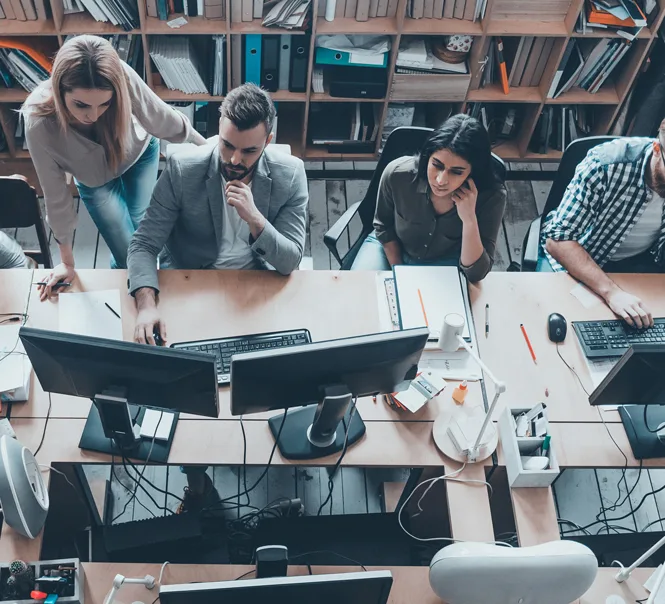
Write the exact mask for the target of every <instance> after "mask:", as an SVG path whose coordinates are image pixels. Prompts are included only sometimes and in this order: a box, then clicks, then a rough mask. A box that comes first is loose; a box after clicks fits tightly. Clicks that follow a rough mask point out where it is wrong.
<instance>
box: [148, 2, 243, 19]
mask: <svg viewBox="0 0 665 604" xmlns="http://www.w3.org/2000/svg"><path fill="white" fill-rule="evenodd" d="M250 1H251V0H250ZM146 12H147V13H148V17H155V18H158V19H161V20H162V21H167V20H168V19H169V17H170V16H172V15H174V14H178V15H184V16H185V17H204V18H205V19H212V20H220V19H226V1H225V0H146ZM250 20H251V19H250Z"/></svg>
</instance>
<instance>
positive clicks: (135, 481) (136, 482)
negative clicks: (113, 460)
mask: <svg viewBox="0 0 665 604" xmlns="http://www.w3.org/2000/svg"><path fill="white" fill-rule="evenodd" d="M121 459H122V466H123V467H124V468H125V472H126V473H127V476H128V477H129V479H130V480H131V481H132V482H134V483H135V484H136V485H137V488H140V489H141V490H142V491H143V492H144V493H145V494H146V495H147V496H148V499H150V501H151V502H152V504H153V505H154V506H155V507H156V508H157V509H158V510H162V511H163V512H170V513H171V514H172V513H173V510H170V509H169V508H167V507H165V506H162V505H159V504H158V503H157V502H156V501H155V499H154V497H153V496H152V495H151V494H150V493H149V492H148V490H147V489H146V488H145V487H144V486H143V485H142V484H141V482H140V481H138V480H136V478H134V477H133V476H132V475H131V474H130V473H129V471H128V470H127V464H126V462H127V461H129V462H130V463H131V461H130V460H129V459H128V458H127V457H125V455H124V454H122V457H121ZM134 468H135V466H134ZM137 501H139V500H138V499H137ZM153 516H154V514H153Z"/></svg>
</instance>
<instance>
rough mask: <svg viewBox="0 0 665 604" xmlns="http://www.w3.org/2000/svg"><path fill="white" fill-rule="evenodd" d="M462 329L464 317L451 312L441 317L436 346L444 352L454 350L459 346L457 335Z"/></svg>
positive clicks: (459, 334) (460, 333)
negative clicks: (439, 332)
mask: <svg viewBox="0 0 665 604" xmlns="http://www.w3.org/2000/svg"><path fill="white" fill-rule="evenodd" d="M463 331H464V317H463V316H462V315H459V314H457V313H454V312H451V313H449V314H447V315H446V316H445V317H444V318H443V328H442V329H441V335H440V336H439V341H438V342H437V346H438V347H439V348H440V349H441V350H443V351H444V352H455V351H456V350H458V349H459V348H460V343H459V340H458V339H457V336H461V335H462V332H463Z"/></svg>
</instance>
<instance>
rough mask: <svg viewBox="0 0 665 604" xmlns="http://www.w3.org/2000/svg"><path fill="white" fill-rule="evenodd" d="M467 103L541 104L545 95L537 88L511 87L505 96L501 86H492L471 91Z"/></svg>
mask: <svg viewBox="0 0 665 604" xmlns="http://www.w3.org/2000/svg"><path fill="white" fill-rule="evenodd" d="M466 100H467V101H469V102H474V103H541V102H542V100H543V95H542V93H541V92H540V88H538V87H537V86H524V87H523V86H520V87H511V88H510V92H509V93H508V94H504V93H503V90H502V88H501V86H500V85H499V84H490V85H489V86H486V87H485V88H479V89H478V90H469V93H468V95H467V99H466Z"/></svg>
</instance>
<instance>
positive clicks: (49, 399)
mask: <svg viewBox="0 0 665 604" xmlns="http://www.w3.org/2000/svg"><path fill="white" fill-rule="evenodd" d="M3 358H4V357H3ZM47 394H48V411H47V412H46V421H45V422H44V431H43V432H42V439H41V440H40V441H39V446H38V447H37V450H36V451H35V452H34V453H33V455H34V456H35V458H36V457H37V453H39V452H40V451H41V449H42V445H43V444H44V439H45V438H46V428H47V427H48V420H49V419H50V417H51V407H52V401H51V393H50V392H47Z"/></svg>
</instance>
